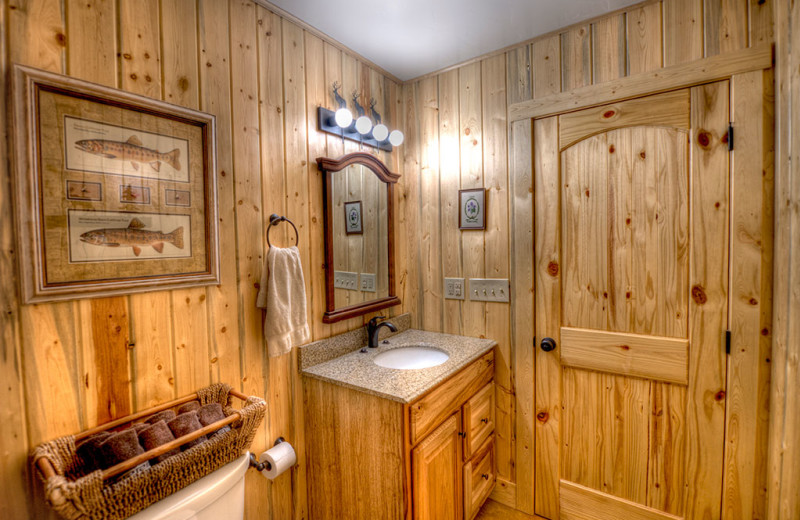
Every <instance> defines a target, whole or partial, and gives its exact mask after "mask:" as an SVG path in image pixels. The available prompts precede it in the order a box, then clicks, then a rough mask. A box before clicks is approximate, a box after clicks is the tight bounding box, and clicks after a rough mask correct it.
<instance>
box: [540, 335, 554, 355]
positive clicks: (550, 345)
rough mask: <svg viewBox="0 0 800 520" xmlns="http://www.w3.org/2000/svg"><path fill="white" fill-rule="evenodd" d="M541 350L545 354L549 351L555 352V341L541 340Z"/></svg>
mask: <svg viewBox="0 0 800 520" xmlns="http://www.w3.org/2000/svg"><path fill="white" fill-rule="evenodd" d="M540 346H541V347H542V350H544V351H545V352H550V351H551V350H555V348H556V340H554V339H553V338H543V339H542V344H541V345H540Z"/></svg>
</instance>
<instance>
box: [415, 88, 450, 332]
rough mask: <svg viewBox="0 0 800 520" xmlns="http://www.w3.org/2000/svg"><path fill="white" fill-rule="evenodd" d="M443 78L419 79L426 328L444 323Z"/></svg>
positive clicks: (423, 317) (437, 327)
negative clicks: (442, 258)
mask: <svg viewBox="0 0 800 520" xmlns="http://www.w3.org/2000/svg"><path fill="white" fill-rule="evenodd" d="M438 90H439V82H438V78H437V77H435V76H434V77H431V78H426V79H423V80H422V81H420V82H419V101H420V116H419V117H420V122H419V127H420V184H419V197H420V233H419V253H420V262H421V264H420V274H421V280H420V284H421V288H422V301H421V302H420V311H419V312H420V314H421V320H422V328H423V329H425V330H430V331H434V332H441V331H442V326H443V319H442V300H443V294H442V293H443V291H444V279H443V278H442V261H441V252H442V237H441V201H440V196H441V194H440V191H439V92H438Z"/></svg>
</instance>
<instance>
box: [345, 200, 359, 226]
mask: <svg viewBox="0 0 800 520" xmlns="http://www.w3.org/2000/svg"><path fill="white" fill-rule="evenodd" d="M344 223H345V226H344V229H345V232H346V233H347V234H348V235H360V234H361V232H362V227H361V201H360V200H354V201H353V202H345V203H344Z"/></svg>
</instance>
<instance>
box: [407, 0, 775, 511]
mask: <svg viewBox="0 0 800 520" xmlns="http://www.w3.org/2000/svg"><path fill="white" fill-rule="evenodd" d="M773 3H774V2H773V1H771V0H765V1H758V2H756V1H748V0H663V1H661V0H647V1H645V2H642V3H640V4H637V5H634V6H632V7H630V8H626V9H624V10H621V11H617V12H613V13H610V14H608V15H606V16H603V17H599V18H596V19H594V20H590V21H587V22H585V23H581V24H577V25H575V26H571V27H567V28H565V29H563V30H560V31H558V32H555V33H552V34H548V35H545V36H542V37H540V38H536V39H534V40H532V41H530V42H526V43H523V44H520V45H519V46H516V47H513V48H510V49H506V50H504V51H502V52H499V53H495V54H492V55H488V56H486V57H482V58H477V59H475V60H473V61H471V62H468V63H466V64H463V65H461V66H458V67H454V68H451V69H449V70H445V71H442V72H439V73H435V74H431V75H427V76H423V77H421V78H419V79H417V80H413V81H410V82H407V83H405V84H404V86H403V101H404V103H405V126H406V130H407V133H406V145H405V149H404V151H403V153H404V161H403V162H404V172H403V173H404V176H405V178H406V179H407V180H408V181H415V182H416V185H415V186H409V188H408V195H409V200H410V201H412V202H411V203H412V204H416V205H417V206H418V208H419V212H418V213H417V214H416V215H414V214H413V213H409V216H410V217H412V218H419V219H420V223H419V226H418V229H419V230H420V232H419V234H418V236H417V237H411V238H412V239H413V240H412V241H411V243H409V244H408V245H407V247H408V248H409V250H412V251H415V252H416V253H417V255H418V262H417V263H416V265H415V264H413V263H412V264H411V265H410V266H409V272H411V271H412V270H413V269H414V268H415V267H416V269H417V273H416V274H417V281H416V282H414V281H409V282H408V283H407V284H406V286H405V290H406V291H407V292H411V293H412V294H406V295H404V297H405V298H406V299H407V300H410V299H412V298H414V297H416V300H417V301H416V305H415V308H416V309H417V311H418V312H417V314H418V315H419V317H420V325H421V326H422V327H423V328H425V329H427V330H440V331H444V332H450V333H458V334H466V335H473V336H485V337H489V338H493V339H495V340H497V341H498V343H499V349H498V357H497V363H496V365H497V378H496V381H497V406H498V411H497V418H498V423H497V460H498V477H499V480H498V487H497V490H496V491H495V498H497V499H498V500H501V501H503V502H505V503H507V504H509V505H512V506H515V507H517V508H518V509H521V510H524V511H527V512H532V510H533V500H532V496H531V495H532V493H531V491H530V490H531V489H532V482H533V479H534V465H533V459H534V455H533V448H534V443H533V429H534V421H539V422H542V423H545V422H547V421H548V414H547V413H539V412H540V411H539V410H538V409H535V406H534V385H535V388H536V393H537V394H541V395H544V394H545V393H547V392H549V391H557V389H555V390H554V389H552V388H549V387H548V384H550V383H553V382H552V381H550V382H548V381H546V380H545V379H544V378H537V377H535V375H536V373H538V371H536V373H535V368H534V360H533V352H534V349H535V348H537V346H536V345H534V344H533V340H534V328H533V323H532V319H533V298H534V296H533V292H534V274H533V270H532V267H533V266H532V265H531V264H532V260H531V256H532V251H533V249H532V248H533V236H532V231H533V218H532V208H533V203H534V197H535V199H536V203H537V204H547V203H548V201H547V200H540V191H541V190H539V189H538V188H540V187H538V186H537V190H534V186H533V177H532V164H531V161H532V154H531V132H530V122H529V121H519V122H514V123H513V124H511V125H508V121H507V115H506V110H507V107H508V106H509V105H510V104H513V103H517V102H520V101H525V100H529V99H534V98H542V97H545V96H548V95H551V94H556V93H559V92H567V91H570V90H572V89H575V88H579V87H584V86H587V85H594V84H600V83H604V82H607V81H611V80H615V79H618V78H621V77H624V76H630V75H634V74H637V73H642V72H647V71H652V70H655V69H659V68H662V67H666V66H671V65H677V64H682V63H686V62H690V61H694V60H698V59H702V58H704V57H710V56H714V55H717V54H721V53H726V52H731V51H736V50H739V49H742V48H746V47H749V46H754V45H758V44H760V43H763V42H771V41H773V36H774V35H773ZM766 79H767V80H769V76H768V77H767V78H766ZM768 106H769V105H768ZM768 120H769V121H771V118H770V116H769V115H768V114H767V115H764V121H765V122H766V121H768ZM767 130H768V128H767V129H766V130H765V131H767ZM533 146H534V147H535V143H534V145H533ZM767 152H768V151H764V153H767ZM767 174H769V175H767ZM765 175H766V177H765V179H766V180H765V184H764V186H765V188H764V189H765V190H767V191H766V192H769V190H770V189H771V172H765ZM476 187H484V188H486V189H487V190H488V194H487V201H488V202H487V206H488V215H487V217H488V220H487V228H486V231H459V230H458V226H457V222H458V220H457V211H458V208H457V192H458V190H459V189H464V188H476ZM757 205H758V207H755V208H753V211H754V212H756V213H758V214H759V215H760V216H762V217H763V222H765V224H764V225H765V226H766V227H764V228H763V232H764V233H765V240H768V237H770V236H771V228H770V227H769V226H770V223H771V215H772V214H771V210H770V207H771V201H770V200H764V201H762V202H759V203H758V204H757ZM760 222H762V221H761V220H759V223H760ZM759 225H760V224H759ZM545 228H546V226H544V227H542V228H541V229H542V230H544V229H545ZM536 229H537V230H538V229H539V228H538V227H537V228H536ZM759 232H760V230H759ZM537 233H538V231H537ZM545 234H546V233H545ZM537 240H547V237H546V236H539V235H537ZM764 247H767V248H768V247H769V245H768V242H765V246H764ZM760 268H761V267H759V269H760ZM764 269H765V270H764V271H763V275H764V276H767V277H769V275H770V269H769V265H765V266H764ZM551 275H552V276H556V274H554V273H551ZM444 277H466V278H472V277H488V278H507V277H510V278H511V285H512V294H511V297H512V298H511V300H512V301H511V303H510V304H498V303H478V302H471V301H463V302H461V301H458V300H446V299H444V296H443V285H444V284H443V279H444ZM537 283H538V282H537ZM757 287H760V285H759V286H757ZM735 290H737V291H739V292H737V293H736V294H734V295H733V296H732V298H733V300H734V301H738V300H737V299H738V298H741V297H744V295H745V294H747V293H748V291H753V290H756V289H754V288H753V287H749V286H747V287H745V286H741V285H738V286H736V287H735ZM768 292H769V291H768V290H767V293H768ZM740 293H741V294H740ZM538 296H539V295H538V294H537V300H536V301H537V303H538V304H540V305H541V304H546V303H547V302H545V301H540V300H539V298H538ZM749 298H750V297H748V298H747V299H749ZM745 301H746V300H745ZM756 306H757V307H758V309H757V310H755V311H753V310H752V309H749V310H748V312H757V313H758V312H761V313H765V315H766V316H767V317H768V316H769V315H770V311H771V301H769V299H766V300H763V299H760V298H759V299H758V302H757V304H756ZM756 321H757V320H756ZM734 332H735V333H736V331H734ZM740 332H741V333H742V334H745V332H746V331H740ZM763 333H764V334H765V336H764V338H763V339H758V338H756V339H755V340H753V338H752V337H750V336H744V335H743V336H742V339H743V341H745V342H746V344H747V345H748V348H743V349H741V350H736V351H735V352H733V353H732V355H731V356H730V359H729V373H728V377H729V378H737V380H741V381H743V382H744V383H743V384H745V385H752V389H751V390H752V392H753V394H754V395H755V396H757V397H753V398H746V399H743V400H742V399H739V398H738V397H737V398H735V399H732V400H731V401H729V410H728V413H727V416H726V428H727V429H728V430H727V431H728V435H731V436H735V437H736V438H737V439H739V441H738V442H741V446H742V448H741V449H736V448H730V449H729V451H728V452H726V455H725V457H726V461H725V464H726V490H725V493H724V497H723V502H724V503H723V509H724V510H725V512H726V513H725V516H726V517H727V518H749V517H750V515H751V511H752V515H753V516H752V517H753V518H763V514H764V508H765V506H766V497H765V491H766V490H765V488H764V486H762V485H760V484H759V483H763V482H764V481H765V478H766V449H767V448H766V446H767V444H766V443H767V423H768V419H767V417H768V408H767V406H768V399H769V398H768V395H767V392H766V389H767V388H769V373H770V365H769V363H770V360H769V342H770V339H771V336H770V331H769V328H768V327H767V328H765V329H763ZM545 372H547V371H543V372H542V373H545ZM555 421H556V419H555V417H550V422H551V423H553V422H555ZM737 446H739V445H738V444H737ZM537 455H542V456H545V455H546V454H537ZM545 459H546V457H545ZM545 459H541V458H540V459H539V460H540V463H544V462H545Z"/></svg>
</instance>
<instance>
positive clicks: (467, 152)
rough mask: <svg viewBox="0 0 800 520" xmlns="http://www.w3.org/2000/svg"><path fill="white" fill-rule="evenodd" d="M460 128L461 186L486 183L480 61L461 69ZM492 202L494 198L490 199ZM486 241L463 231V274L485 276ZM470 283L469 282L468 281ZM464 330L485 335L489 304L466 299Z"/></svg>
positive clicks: (477, 276)
mask: <svg viewBox="0 0 800 520" xmlns="http://www.w3.org/2000/svg"><path fill="white" fill-rule="evenodd" d="M459 85H460V87H459V88H460V98H459V128H460V130H461V188H462V189H471V188H482V187H483V186H484V185H483V180H484V177H483V173H484V172H483V135H482V133H481V131H482V126H483V117H482V114H481V88H482V86H481V63H480V62H477V63H473V64H471V65H467V66H464V67H462V68H460V69H459ZM490 203H491V202H490ZM484 249H485V245H484V241H483V233H482V232H480V231H462V232H461V252H462V255H463V256H462V258H463V266H464V271H463V274H464V278H484V274H485V269H484ZM467 286H469V284H467ZM462 308H463V310H464V334H465V335H467V336H474V337H483V336H484V334H485V332H486V321H485V318H484V317H485V315H486V304H485V303H483V302H476V301H470V300H465V301H464V304H463V307H462Z"/></svg>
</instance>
